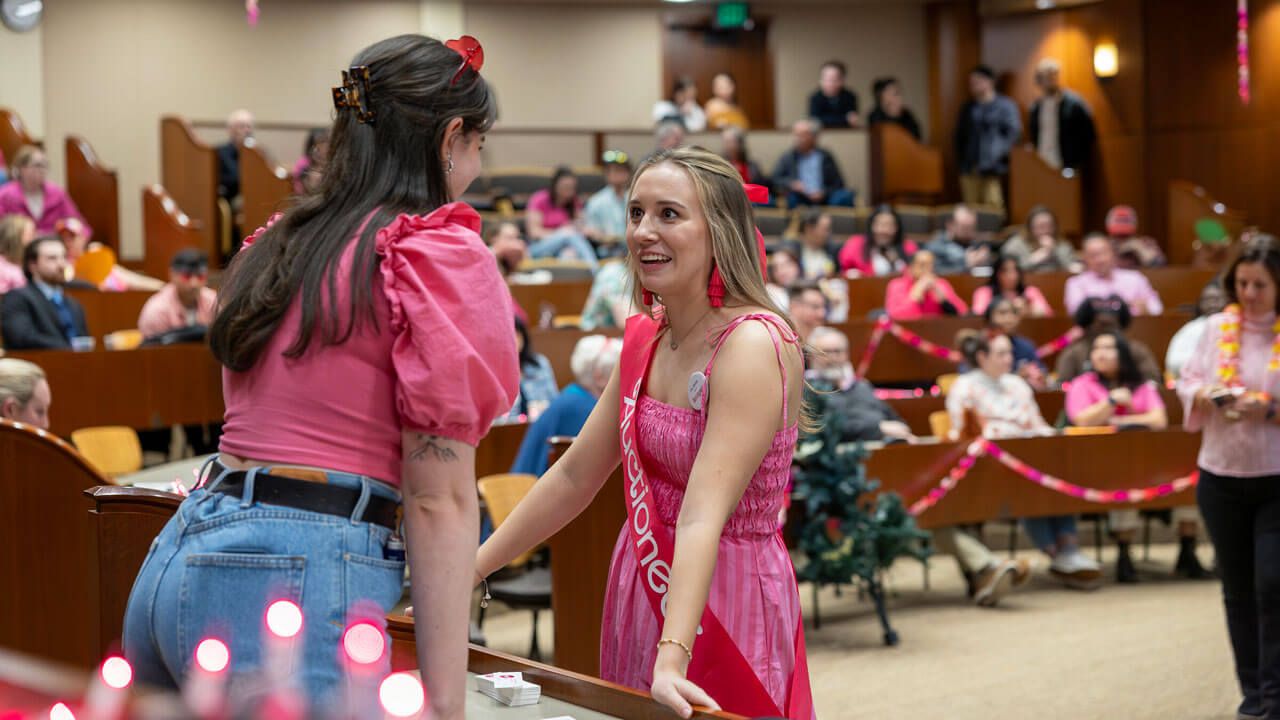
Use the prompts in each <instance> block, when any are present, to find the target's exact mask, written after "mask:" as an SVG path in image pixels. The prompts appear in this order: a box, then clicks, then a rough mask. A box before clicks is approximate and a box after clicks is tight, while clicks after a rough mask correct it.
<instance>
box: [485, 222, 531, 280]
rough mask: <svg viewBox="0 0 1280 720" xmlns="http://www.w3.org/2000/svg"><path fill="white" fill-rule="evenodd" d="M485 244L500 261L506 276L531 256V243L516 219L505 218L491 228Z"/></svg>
mask: <svg viewBox="0 0 1280 720" xmlns="http://www.w3.org/2000/svg"><path fill="white" fill-rule="evenodd" d="M484 244H485V245H486V246H487V247H488V248H489V252H491V253H493V257H494V259H496V260H497V261H498V269H499V270H501V271H502V277H504V278H506V277H509V276H510V275H511V274H512V273H514V272H516V271H517V270H518V269H519V268H520V265H521V264H522V263H523V262H524V261H525V259H526V258H528V257H529V244H528V243H526V242H525V241H524V238H523V237H522V236H521V235H520V226H519V225H518V224H516V222H515V221H514V220H503V221H502V222H499V223H497V224H496V225H494V226H493V227H491V228H489V230H488V231H487V232H486V233H485V235H484Z"/></svg>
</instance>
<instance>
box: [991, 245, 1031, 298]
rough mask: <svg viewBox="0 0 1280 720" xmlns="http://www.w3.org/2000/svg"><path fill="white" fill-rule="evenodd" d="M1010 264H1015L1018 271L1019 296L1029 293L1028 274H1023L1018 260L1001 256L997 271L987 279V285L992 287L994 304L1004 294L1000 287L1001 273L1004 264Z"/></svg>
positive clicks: (1009, 256)
mask: <svg viewBox="0 0 1280 720" xmlns="http://www.w3.org/2000/svg"><path fill="white" fill-rule="evenodd" d="M1009 262H1011V263H1013V267H1014V268H1016V269H1017V271H1018V295H1019V296H1022V295H1023V294H1025V293H1026V292H1027V283H1026V273H1024V272H1022V266H1021V265H1019V264H1018V259H1017V258H1015V257H1013V256H1012V255H1001V256H1000V259H999V260H996V266H995V270H994V272H992V273H991V277H989V278H987V285H988V286H990V287H991V297H992V302H994V301H995V300H994V298H997V297H1000V296H1001V295H1003V294H1004V290H1003V289H1002V288H1001V287H1000V271H1001V270H1002V269H1003V268H1004V264H1005V263H1009Z"/></svg>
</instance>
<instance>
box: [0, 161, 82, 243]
mask: <svg viewBox="0 0 1280 720" xmlns="http://www.w3.org/2000/svg"><path fill="white" fill-rule="evenodd" d="M13 169H14V173H15V177H14V179H12V180H10V181H9V182H7V183H5V184H4V185H0V216H4V215H10V214H17V215H26V216H27V217H29V218H31V219H32V220H34V221H35V223H36V233H38V234H40V235H47V234H51V233H53V232H55V231H56V228H57V224H58V221H59V220H62V219H64V218H75V219H77V220H79V221H80V222H81V223H84V216H83V215H81V214H80V211H79V210H78V209H77V208H76V204H75V203H74V202H72V200H71V196H70V195H68V194H67V191H66V190H63V189H62V188H60V187H58V186H57V185H54V184H53V183H51V182H49V180H48V179H47V178H46V176H47V174H48V171H49V160H48V158H47V157H46V156H45V154H44V150H41V149H40V148H38V147H36V146H35V145H23V146H22V147H21V148H20V149H19V150H18V154H17V155H15V156H14V158H13ZM85 225H86V227H85V235H86V236H89V235H92V234H93V231H92V230H89V229H88V227H87V223H85Z"/></svg>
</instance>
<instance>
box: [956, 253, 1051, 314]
mask: <svg viewBox="0 0 1280 720" xmlns="http://www.w3.org/2000/svg"><path fill="white" fill-rule="evenodd" d="M994 297H1003V298H1006V299H1008V300H1010V301H1011V302H1013V304H1015V305H1017V306H1018V312H1019V313H1020V314H1021V315H1022V316H1023V317H1048V316H1050V315H1052V314H1053V307H1052V306H1050V305H1049V301H1048V300H1045V299H1044V293H1042V292H1040V289H1039V288H1037V287H1035V286H1034V285H1028V284H1027V283H1026V278H1025V277H1024V276H1023V271H1022V268H1021V267H1020V266H1019V265H1018V261H1017V259H1016V258H1014V257H1012V256H1010V255H1006V254H1004V253H1003V252H1002V253H1001V254H1000V259H999V260H997V261H996V266H995V272H993V273H991V277H990V278H988V279H987V282H986V284H985V285H983V286H981V287H979V288H978V289H977V290H974V291H973V311H974V312H975V313H983V312H986V310H987V306H988V305H990V304H991V298H994Z"/></svg>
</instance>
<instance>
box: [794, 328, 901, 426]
mask: <svg viewBox="0 0 1280 720" xmlns="http://www.w3.org/2000/svg"><path fill="white" fill-rule="evenodd" d="M809 344H810V345H812V346H813V347H814V349H815V350H817V351H818V352H815V353H813V356H812V359H811V362H810V366H811V369H810V370H809V372H808V373H807V374H808V376H809V377H810V380H811V381H813V382H815V383H817V387H819V388H821V389H823V390H827V389H830V390H831V393H832V394H831V395H830V396H828V401H829V402H830V403H831V404H832V407H833V408H834V409H837V410H838V411H839V413H840V415H841V416H842V417H841V427H840V431H841V433H840V434H841V435H842V437H843V438H844V439H845V440H848V441H853V440H865V441H872V440H875V441H886V442H894V441H898V440H906V441H907V442H915V440H916V436H915V435H913V434H911V428H910V427H908V426H907V424H906V423H905V422H903V421H902V417H901V416H899V415H898V413H896V412H894V410H893V408H891V407H889V405H888V404H887V403H885V402H884V401H883V400H881V399H880V398H878V397H876V395H875V388H873V387H872V386H871V383H869V382H867V381H866V380H860V379H858V378H857V377H856V376H855V375H854V372H853V363H852V362H850V359H849V338H847V337H845V334H844V333H842V332H840V331H839V330H836V329H835V328H832V327H826V326H823V327H820V328H818V329H816V330H814V331H813V333H812V334H811V335H809ZM828 420H829V419H828Z"/></svg>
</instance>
